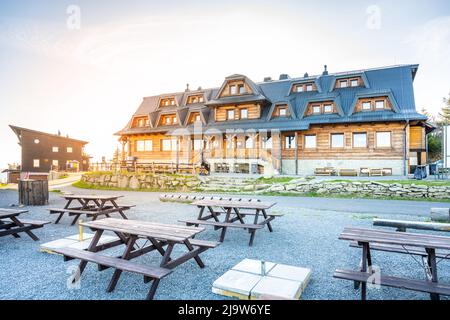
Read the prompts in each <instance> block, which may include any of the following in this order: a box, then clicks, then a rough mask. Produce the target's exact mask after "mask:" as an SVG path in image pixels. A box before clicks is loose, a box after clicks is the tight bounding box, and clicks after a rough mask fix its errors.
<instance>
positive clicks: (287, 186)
mask: <svg viewBox="0 0 450 320" xmlns="http://www.w3.org/2000/svg"><path fill="white" fill-rule="evenodd" d="M284 188H285V189H286V191H292V190H295V189H297V185H295V184H288V185H286V186H285V187H284Z"/></svg>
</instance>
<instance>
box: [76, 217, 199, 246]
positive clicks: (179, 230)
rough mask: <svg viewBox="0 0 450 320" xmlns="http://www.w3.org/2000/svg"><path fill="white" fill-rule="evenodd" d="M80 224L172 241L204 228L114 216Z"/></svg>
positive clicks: (182, 238) (97, 228)
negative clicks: (116, 217)
mask: <svg viewBox="0 0 450 320" xmlns="http://www.w3.org/2000/svg"><path fill="white" fill-rule="evenodd" d="M81 225H83V226H86V227H88V228H91V229H94V230H108V231H115V232H120V233H126V234H131V235H135V236H139V237H150V238H156V239H159V240H167V241H174V242H183V241H185V240H187V239H190V238H192V237H193V236H195V235H196V234H198V233H200V232H202V231H204V230H205V229H204V228H198V227H186V226H182V225H173V224H162V223H155V222H149V221H139V220H125V219H115V218H106V219H101V220H95V221H89V222H82V223H81Z"/></svg>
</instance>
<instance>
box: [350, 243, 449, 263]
mask: <svg viewBox="0 0 450 320" xmlns="http://www.w3.org/2000/svg"><path fill="white" fill-rule="evenodd" d="M350 247H352V248H359V249H362V246H361V245H359V244H358V243H357V242H352V243H351V244H350ZM370 250H375V251H385V252H393V253H400V254H409V255H416V256H422V257H426V256H427V255H428V254H427V253H426V251H425V249H423V248H417V247H409V246H404V245H389V244H371V245H370ZM436 257H437V258H439V259H450V252H448V251H437V252H436Z"/></svg>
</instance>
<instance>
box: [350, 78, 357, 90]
mask: <svg viewBox="0 0 450 320" xmlns="http://www.w3.org/2000/svg"><path fill="white" fill-rule="evenodd" d="M355 81H356V85H355V86H354V85H353V83H354V82H355ZM356 87H359V79H350V88H356Z"/></svg>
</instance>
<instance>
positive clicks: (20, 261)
mask: <svg viewBox="0 0 450 320" xmlns="http://www.w3.org/2000/svg"><path fill="white" fill-rule="evenodd" d="M64 190H65V191H71V192H74V193H94V192H95V193H99V194H107V193H114V194H122V195H124V196H125V198H124V199H123V202H124V203H127V204H136V207H135V208H132V209H131V210H130V211H128V212H127V215H128V217H129V218H130V219H138V220H148V221H155V222H161V223H172V224H177V221H178V219H183V218H185V219H187V218H195V217H196V215H197V208H195V207H193V206H191V205H186V204H176V203H162V202H160V201H159V200H158V195H159V194H158V193H147V192H124V191H120V192H118V191H116V192H110V191H94V190H80V189H75V188H73V187H67V188H65V189H64ZM233 196H234V197H235V195H233ZM259 198H261V199H267V200H270V201H275V202H277V203H278V204H277V205H276V206H275V207H274V208H273V209H272V210H273V211H274V212H280V213H284V214H285V216H284V217H282V218H277V219H275V221H274V222H273V227H274V232H273V233H272V234H271V233H269V232H268V230H267V229H264V230H263V231H259V232H257V233H256V238H255V244H254V246H253V247H248V239H249V235H248V233H246V232H244V231H243V230H240V229H238V230H228V231H227V237H226V239H225V242H224V243H223V244H221V245H220V246H218V247H217V248H215V249H211V250H208V251H206V252H205V253H203V254H202V255H201V257H202V259H203V261H204V262H205V264H206V268H205V269H200V268H198V266H197V264H196V263H195V262H194V260H190V261H189V262H187V263H185V264H182V265H181V266H179V267H177V268H175V270H174V273H173V274H171V275H169V276H168V277H167V278H165V279H163V280H162V281H161V284H160V286H159V288H158V291H157V293H156V296H155V299H194V300H202V299H223V297H222V296H218V295H215V294H213V293H212V292H211V285H212V283H213V282H214V280H215V279H217V278H218V277H219V276H221V275H222V274H223V273H224V272H226V271H227V270H229V269H230V268H231V267H232V266H234V265H235V264H237V263H238V262H239V261H241V260H242V259H244V258H250V259H259V260H266V261H273V262H278V263H283V264H288V265H295V266H302V267H307V268H311V269H312V272H313V274H312V280H311V282H310V284H309V286H308V287H307V289H306V290H305V292H304V294H303V295H302V299H305V300H311V299H333V300H339V299H359V291H355V290H353V283H352V282H350V281H344V280H336V279H333V278H332V275H333V272H334V270H335V269H336V268H344V269H353V268H356V267H357V265H358V264H359V259H360V251H359V250H357V249H351V248H349V246H348V244H349V243H348V242H344V241H340V240H338V236H339V234H340V232H341V231H342V230H343V228H344V227H346V226H361V227H371V221H372V218H373V217H375V216H378V217H383V218H392V219H395V218H398V219H411V220H424V219H426V216H427V213H428V212H429V209H430V208H431V207H448V206H449V205H450V204H449V203H443V204H439V203H427V202H410V201H383V200H351V199H324V198H300V197H259ZM16 202H17V192H16V191H12V190H0V207H7V206H9V205H10V204H13V203H16ZM64 204H65V201H64V200H63V199H61V198H60V196H59V195H58V194H56V193H51V194H50V205H49V206H51V207H60V206H63V205H64ZM28 210H29V214H25V215H23V216H22V217H25V216H26V217H27V218H30V219H39V220H49V219H50V220H51V221H54V220H55V218H56V217H55V216H53V215H52V216H50V215H49V214H48V211H47V210H45V207H30V208H28ZM70 221H71V220H70V219H69V218H67V217H66V218H63V220H62V222H61V223H60V224H58V225H54V224H51V225H46V226H45V227H44V228H43V229H37V230H35V234H36V235H37V236H38V237H39V238H40V239H41V240H40V241H39V242H34V241H32V240H31V239H30V238H29V237H28V236H26V235H23V236H21V237H22V238H21V239H15V238H13V237H2V238H0V257H1V258H0V299H89V300H91V299H92V300H96V299H132V300H135V299H143V298H145V296H146V294H147V292H148V289H149V284H144V282H143V281H142V277H141V276H138V275H135V274H127V273H124V274H123V275H122V277H121V279H120V280H119V283H118V285H117V288H116V290H115V291H114V292H113V293H106V291H105V289H106V286H107V284H108V282H109V280H110V277H111V275H112V270H106V271H103V272H98V271H97V268H96V266H94V265H92V264H89V265H88V267H87V269H86V271H85V272H84V274H83V278H82V280H81V286H80V288H78V289H68V287H67V284H66V282H67V279H68V277H69V276H70V274H69V273H68V272H69V271H68V267H69V266H72V265H76V264H77V262H76V261H72V262H68V263H64V262H63V259H62V257H60V256H57V255H51V254H48V253H42V252H40V251H39V245H40V244H41V243H44V242H49V241H52V240H56V239H59V238H63V237H66V236H70V235H74V234H77V232H78V228H77V227H76V226H73V227H71V226H69V224H70V223H69V222H70ZM218 236H219V234H218V232H217V231H214V230H213V229H212V228H206V230H205V231H204V232H203V233H201V234H200V235H199V237H198V238H199V239H204V240H217V239H218ZM114 250H116V249H114ZM114 250H110V251H109V252H111V254H113V253H114ZM416 259H417V258H416ZM138 260H139V261H141V262H142V263H148V264H153V265H157V264H158V262H159V261H160V256H159V255H156V254H149V255H145V256H143V257H140V258H138ZM373 261H374V264H375V265H378V266H380V267H381V269H382V271H383V272H384V273H386V274H389V275H398V276H402V277H408V278H417V279H423V278H424V271H423V269H422V268H421V266H419V264H418V262H417V261H415V260H414V259H412V258H411V257H409V256H405V255H398V254H388V253H380V252H373ZM449 266H450V262H449V261H442V262H440V263H439V269H438V272H439V278H440V281H443V282H450V268H449ZM428 298H429V296H428V295H427V294H421V293H416V292H412V291H405V290H399V289H389V288H382V289H369V291H368V299H372V300H374V299H386V300H391V299H408V300H410V299H428ZM442 298H443V299H448V297H442Z"/></svg>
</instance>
